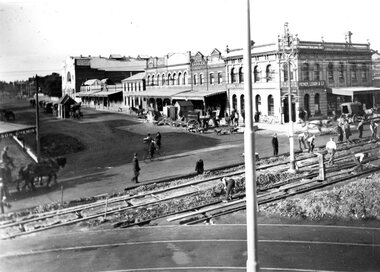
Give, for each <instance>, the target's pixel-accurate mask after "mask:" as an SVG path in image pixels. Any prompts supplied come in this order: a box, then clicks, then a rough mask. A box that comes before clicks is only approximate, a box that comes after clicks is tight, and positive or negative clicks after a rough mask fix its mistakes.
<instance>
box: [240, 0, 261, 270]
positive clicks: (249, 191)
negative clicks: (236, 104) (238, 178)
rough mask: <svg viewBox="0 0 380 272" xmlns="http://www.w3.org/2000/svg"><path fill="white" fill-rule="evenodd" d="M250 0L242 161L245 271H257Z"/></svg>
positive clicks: (248, 1) (245, 59) (247, 23)
mask: <svg viewBox="0 0 380 272" xmlns="http://www.w3.org/2000/svg"><path fill="white" fill-rule="evenodd" d="M250 24H251V22H250V0H247V15H246V26H247V33H246V41H245V42H246V43H245V46H244V58H243V59H244V77H245V78H244V94H245V95H244V97H245V100H246V102H245V129H244V162H245V189H246V200H247V209H246V210H247V271H248V272H256V271H259V265H258V260H257V255H258V254H257V215H256V212H257V211H256V209H257V200H256V158H255V130H254V127H253V108H252V106H253V99H252V73H251V71H252V67H251V26H250Z"/></svg>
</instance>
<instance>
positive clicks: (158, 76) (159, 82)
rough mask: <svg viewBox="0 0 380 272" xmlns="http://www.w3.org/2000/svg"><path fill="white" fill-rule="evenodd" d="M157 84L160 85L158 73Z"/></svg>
mask: <svg viewBox="0 0 380 272" xmlns="http://www.w3.org/2000/svg"><path fill="white" fill-rule="evenodd" d="M157 86H160V75H157Z"/></svg>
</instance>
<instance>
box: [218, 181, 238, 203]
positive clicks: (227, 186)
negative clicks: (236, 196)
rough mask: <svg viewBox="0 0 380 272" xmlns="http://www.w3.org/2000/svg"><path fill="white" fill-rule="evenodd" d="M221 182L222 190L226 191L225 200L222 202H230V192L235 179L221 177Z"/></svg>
mask: <svg viewBox="0 0 380 272" xmlns="http://www.w3.org/2000/svg"><path fill="white" fill-rule="evenodd" d="M221 181H222V182H223V185H224V190H226V200H225V201H224V202H227V201H229V200H232V192H233V190H234V189H235V186H236V182H235V179H233V178H231V177H229V178H226V177H223V178H221Z"/></svg>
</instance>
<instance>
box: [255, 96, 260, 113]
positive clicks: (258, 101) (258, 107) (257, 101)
mask: <svg viewBox="0 0 380 272" xmlns="http://www.w3.org/2000/svg"><path fill="white" fill-rule="evenodd" d="M255 101H256V111H257V112H260V111H261V96H260V95H259V94H257V95H256V97H255Z"/></svg>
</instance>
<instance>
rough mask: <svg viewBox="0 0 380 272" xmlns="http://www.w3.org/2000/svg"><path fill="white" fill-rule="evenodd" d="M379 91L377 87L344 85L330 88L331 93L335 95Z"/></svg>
mask: <svg viewBox="0 0 380 272" xmlns="http://www.w3.org/2000/svg"><path fill="white" fill-rule="evenodd" d="M374 92H380V88H378V87H345V88H331V93H332V94H336V95H345V96H353V95H355V94H364V93H374Z"/></svg>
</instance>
